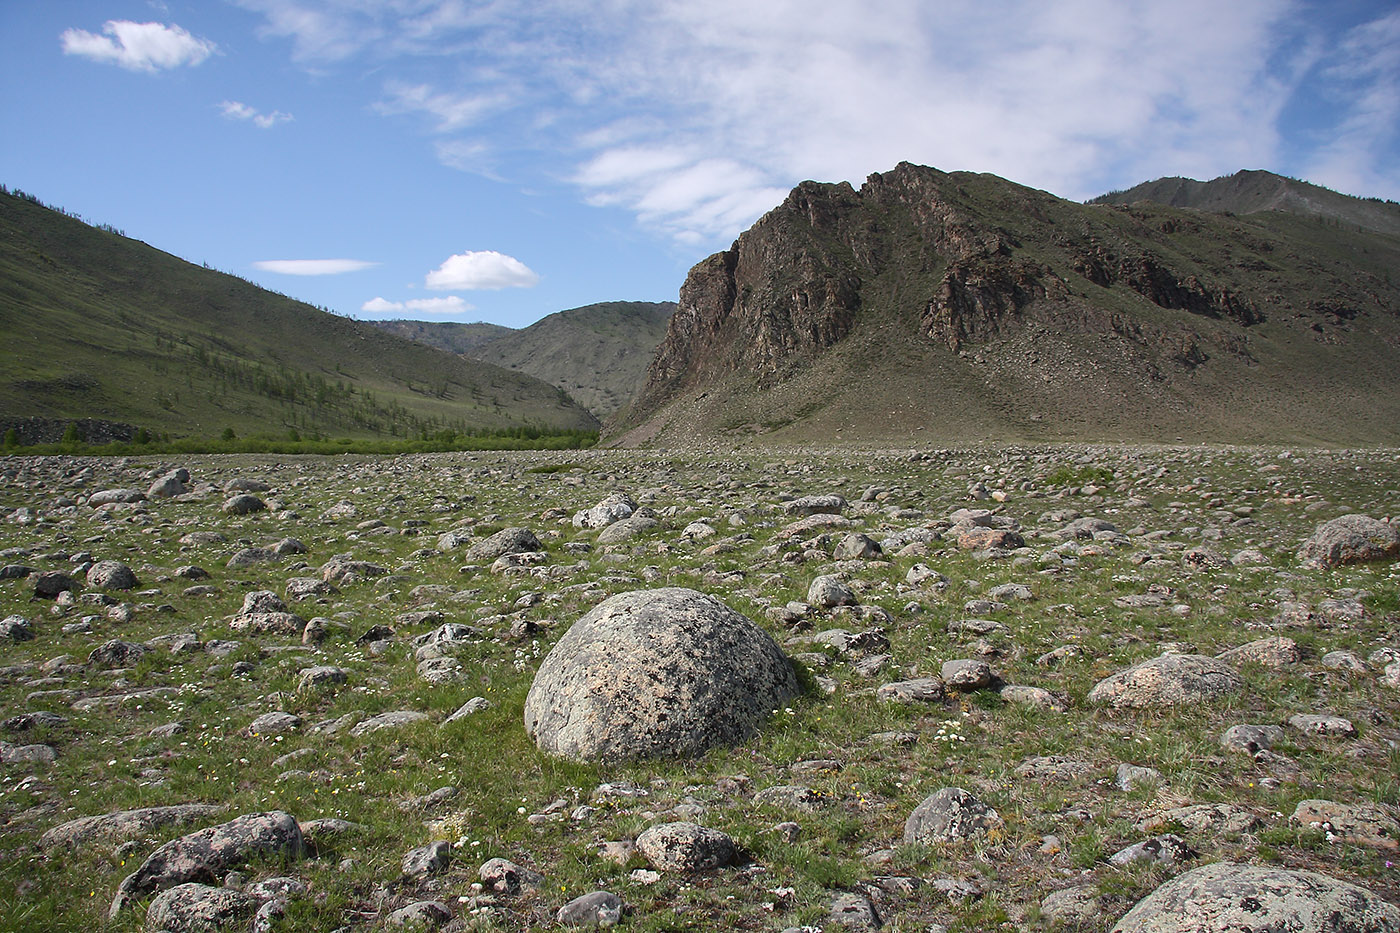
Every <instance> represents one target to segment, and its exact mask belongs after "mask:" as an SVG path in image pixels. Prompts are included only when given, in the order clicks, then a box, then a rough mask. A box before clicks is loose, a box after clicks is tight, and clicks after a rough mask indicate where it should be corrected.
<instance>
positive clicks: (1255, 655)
mask: <svg viewBox="0 0 1400 933" xmlns="http://www.w3.org/2000/svg"><path fill="white" fill-rule="evenodd" d="M1216 657H1217V658H1219V659H1220V660H1222V661H1224V662H1226V663H1227V664H1243V663H1245V662H1252V663H1254V664H1259V665H1262V666H1263V667H1274V668H1279V667H1287V666H1288V665H1290V664H1297V663H1298V662H1299V661H1301V660H1303V651H1302V649H1301V648H1299V647H1298V643H1297V642H1296V641H1294V640H1293V639H1291V638H1288V637H1286V636H1283V635H1274V636H1272V637H1270V638H1261V639H1259V640H1257V641H1251V642H1249V643H1247V644H1243V645H1240V646H1239V647H1238V648H1231V649H1230V650H1228V651H1222V652H1221V653H1220V654H1218V655H1216Z"/></svg>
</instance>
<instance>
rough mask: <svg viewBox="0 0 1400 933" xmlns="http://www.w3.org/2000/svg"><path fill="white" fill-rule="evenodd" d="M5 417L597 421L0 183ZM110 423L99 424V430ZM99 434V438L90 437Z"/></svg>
mask: <svg viewBox="0 0 1400 933" xmlns="http://www.w3.org/2000/svg"><path fill="white" fill-rule="evenodd" d="M0 374H3V375H0V429H8V428H9V427H11V426H14V427H17V428H20V429H21V430H22V432H30V433H31V435H32V436H30V437H26V438H25V440H26V441H32V440H39V439H56V438H49V437H47V434H51V433H53V432H54V431H55V430H57V431H58V432H59V433H61V432H62V430H63V425H65V424H66V423H69V422H73V421H77V420H81V419H88V420H86V421H84V422H83V426H84V427H85V428H87V427H93V428H100V429H101V430H103V431H105V432H106V433H107V434H109V435H111V436H116V437H122V436H124V435H126V436H129V434H130V433H131V431H132V430H133V429H134V427H136V426H139V427H143V428H146V429H148V430H150V431H152V432H155V433H160V434H171V435H174V436H182V435H189V436H199V437H205V436H213V435H218V434H220V433H222V432H223V431H224V430H226V429H232V430H233V431H234V432H235V434H237V435H239V436H244V435H247V434H254V433H263V434H277V435H284V436H285V435H287V434H288V433H289V432H291V431H296V432H298V433H299V434H304V435H307V436H313V435H323V436H330V437H394V436H398V437H416V436H421V435H423V434H425V433H427V434H432V433H435V432H438V431H443V430H454V431H459V432H465V431H468V430H473V429H501V428H510V427H519V426H524V425H527V424H528V425H534V426H539V427H544V428H550V429H584V430H588V429H591V428H593V427H595V426H596V424H597V422H596V420H595V419H594V418H593V417H592V415H590V414H589V413H588V412H587V411H585V410H584V409H582V408H581V407H580V406H578V405H577V404H575V403H574V402H573V401H571V400H570V399H568V398H567V396H565V395H564V393H562V392H560V391H559V390H557V389H555V388H554V387H553V386H549V385H546V384H545V383H543V382H540V381H539V380H537V379H534V378H532V377H530V376H528V375H525V374H523V373H515V372H509V371H506V370H504V369H501V368H498V367H494V366H489V365H486V364H482V363H478V362H475V361H471V360H466V359H464V358H462V357H459V356H455V355H452V354H449V353H444V352H442V351H440V350H434V349H430V348H427V347H424V346H423V345H421V344H418V343H414V342H413V341H410V340H405V339H403V338H401V337H396V336H394V335H392V334H388V333H385V332H384V331H382V330H380V329H378V328H375V327H371V326H370V325H368V324H363V323H360V322H357V321H352V320H349V319H346V318H342V317H338V316H336V315H334V314H330V313H329V312H326V311H321V310H317V309H316V308H313V307H311V306H310V305H307V304H304V303H302V302H299V301H294V300H292V299H290V298H287V297H285V296H282V295H278V294H275V293H273V292H269V291H266V290H264V289H261V288H258V287H257V286H255V285H252V284H251V283H249V282H247V281H244V280H243V279H240V278H237V277H235V276H232V275H227V274H224V273H221V272H215V271H212V270H209V269H207V268H201V267H199V266H195V265H192V264H190V263H188V262H185V261H184V260H181V259H178V258H176V257H174V256H171V255H169V254H167V253H163V252H161V251H160V250H157V249H154V248H152V247H150V246H147V245H146V244H145V243H142V242H140V241H137V240H133V239H129V238H127V237H125V236H122V235H120V234H118V233H116V232H115V231H113V230H111V229H109V228H103V229H98V228H94V227H91V226H88V225H87V224H86V223H83V222H82V221H80V220H77V219H75V218H73V217H71V216H68V215H67V214H65V213H63V212H61V211H57V210H53V209H51V208H47V207H44V206H43V205H42V204H40V203H38V202H37V201H36V200H35V199H33V198H30V197H28V196H21V195H17V194H12V193H9V192H7V191H3V190H0ZM104 425H105V426H106V427H103V426H104ZM89 439H94V438H89Z"/></svg>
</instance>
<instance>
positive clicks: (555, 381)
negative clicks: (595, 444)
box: [375, 301, 676, 418]
mask: <svg viewBox="0 0 1400 933" xmlns="http://www.w3.org/2000/svg"><path fill="white" fill-rule="evenodd" d="M675 309H676V305H675V302H672V301H658V302H652V301H605V302H601V303H599V304H592V305H585V306H584V307H582V308H572V309H570V310H568V311H559V312H556V313H554V314H551V315H548V316H547V317H544V318H541V319H540V320H538V321H536V322H535V323H533V324H531V325H530V326H529V327H524V328H521V329H520V330H514V329H512V328H508V327H499V326H497V325H494V324H457V323H443V324H433V323H425V322H423V321H376V322H375V324H376V326H378V327H382V328H384V329H385V330H387V331H389V332H391V333H396V334H400V335H402V336H404V337H408V338H410V339H413V340H418V341H421V342H422V343H426V344H428V345H429V346H434V347H441V348H443V349H447V350H451V351H453V352H454V353H463V354H465V355H467V356H469V357H472V358H473V359H478V360H481V361H483V362H486V363H492V364H494V365H496V366H503V367H505V368H507V369H512V370H517V371H519V372H522V373H528V374H529V375H531V376H534V377H535V378H537V379H543V380H544V381H545V382H548V383H549V384H550V385H553V386H558V387H559V388H561V389H563V390H564V391H565V392H567V393H569V396H570V397H571V398H573V399H575V400H576V401H577V402H579V404H581V405H583V406H584V407H586V408H588V410H589V411H591V412H593V414H595V415H597V416H598V417H599V418H605V417H607V416H608V415H610V414H612V413H613V412H615V411H617V410H618V409H619V408H621V407H622V406H624V405H626V404H627V402H628V401H629V400H631V398H632V396H633V395H635V394H636V392H637V390H638V389H639V388H641V384H642V380H643V378H644V377H645V375H646V369H647V364H648V363H650V362H651V357H652V354H653V353H654V352H655V350H656V345H657V344H659V343H660V342H661V338H662V337H664V336H666V324H667V322H668V321H669V320H670V319H671V314H672V312H674V311H675Z"/></svg>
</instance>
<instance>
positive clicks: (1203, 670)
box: [1089, 654, 1244, 709]
mask: <svg viewBox="0 0 1400 933" xmlns="http://www.w3.org/2000/svg"><path fill="white" fill-rule="evenodd" d="M1243 688H1244V682H1243V681H1242V680H1240V675H1239V674H1238V673H1236V672H1235V669H1234V668H1233V667H1231V666H1230V665H1228V664H1226V663H1225V662H1224V661H1219V660H1216V659H1215V658H1208V657H1205V656H1203V655H1198V654H1165V655H1162V656H1161V657H1158V658H1153V659H1151V660H1150V661H1143V662H1142V663H1141V664H1135V665H1133V666H1132V667H1130V668H1128V669H1127V670H1125V671H1119V672H1118V673H1117V674H1113V675H1111V676H1109V677H1105V678H1104V679H1103V680H1101V681H1099V682H1098V683H1097V684H1096V685H1095V686H1094V689H1093V690H1090V691H1089V702H1090V703H1099V704H1103V705H1105V706H1112V707H1115V708H1128V709H1143V708H1148V707H1155V706H1182V705H1185V704H1188V703H1200V702H1204V701H1207V700H1213V699H1215V698H1217V697H1222V696H1228V695H1230V694H1233V693H1238V692H1239V691H1240V690H1242V689H1243Z"/></svg>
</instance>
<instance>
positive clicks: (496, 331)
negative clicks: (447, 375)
mask: <svg viewBox="0 0 1400 933" xmlns="http://www.w3.org/2000/svg"><path fill="white" fill-rule="evenodd" d="M368 323H370V324H373V325H374V326H375V327H378V328H379V329H380V330H384V331H388V332H389V333H391V334H398V335H399V336H400V337H403V338H405V339H408V340H413V341H416V342H417V343H425V344H427V345H428V346H430V347H437V348H438V349H439V350H446V351H447V352H448V353H470V352H471V351H472V350H475V349H476V348H477V347H479V346H481V345H482V344H484V343H490V342H491V341H492V340H496V339H497V338H499V337H505V336H508V335H509V334H513V333H515V330H514V329H513V328H510V327H503V326H501V325H500V324H487V323H486V322H485V321H476V322H473V323H470V324H468V323H462V322H460V321H442V322H438V321H369V322H368Z"/></svg>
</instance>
